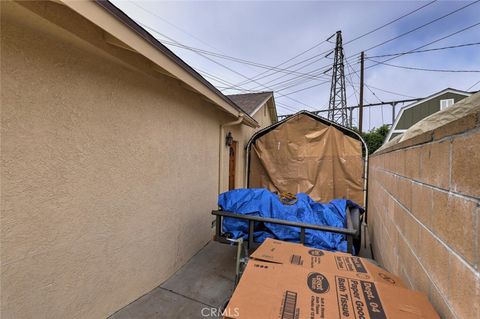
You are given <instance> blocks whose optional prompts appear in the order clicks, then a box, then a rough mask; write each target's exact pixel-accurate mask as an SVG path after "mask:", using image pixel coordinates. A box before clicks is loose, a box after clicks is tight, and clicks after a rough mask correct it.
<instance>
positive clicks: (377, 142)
mask: <svg viewBox="0 0 480 319" xmlns="http://www.w3.org/2000/svg"><path fill="white" fill-rule="evenodd" d="M388 131H389V129H388V125H387V124H384V125H382V126H380V127H378V128H373V129H372V130H371V131H370V132H366V133H362V137H363V139H364V140H365V143H367V146H368V154H372V153H373V152H375V151H376V150H378V149H379V148H380V146H382V144H383V141H385V138H386V137H387V134H388Z"/></svg>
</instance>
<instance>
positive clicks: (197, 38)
mask: <svg viewBox="0 0 480 319" xmlns="http://www.w3.org/2000/svg"><path fill="white" fill-rule="evenodd" d="M127 2H128V3H130V4H133V5H134V6H136V7H137V8H140V9H141V10H143V11H144V12H146V13H148V14H150V15H153V16H155V17H156V18H158V19H160V20H162V21H163V22H165V23H166V24H168V25H170V26H171V27H173V28H175V29H177V30H179V31H180V32H182V33H184V34H186V35H188V36H189V37H191V38H193V39H195V40H197V41H199V42H200V43H203V44H205V45H206V46H208V47H209V48H212V49H214V50H218V48H215V47H214V46H212V45H210V44H208V43H207V42H205V41H203V40H202V39H200V38H199V37H197V36H195V35H193V34H191V33H190V32H188V31H186V30H184V29H182V28H180V27H179V26H177V25H175V24H173V23H172V22H170V21H168V20H167V19H165V18H164V17H162V16H160V15H158V14H156V13H155V12H152V11H150V10H147V9H145V8H144V7H142V6H140V5H138V4H137V3H136V2H135V1H127ZM218 51H220V50H218Z"/></svg>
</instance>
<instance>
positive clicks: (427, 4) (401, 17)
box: [344, 0, 437, 45]
mask: <svg viewBox="0 0 480 319" xmlns="http://www.w3.org/2000/svg"><path fill="white" fill-rule="evenodd" d="M435 2H437V0H434V1H430V2H428V3H426V4H424V5H423V6H421V7H418V8H417V9H415V10H413V11H410V12H408V13H406V14H404V15H402V16H400V17H398V18H396V19H394V20H392V21H390V22H387V23H385V24H384V25H382V26H380V27H378V28H375V29H373V30H371V31H369V32H367V33H364V34H362V35H360V36H358V37H356V38H354V39H352V40H350V41H347V42H345V44H344V45H347V44H349V43H351V42H353V41H356V40H358V39H361V38H363V37H365V36H367V35H370V34H372V33H374V32H376V31H378V30H381V29H383V28H385V27H387V26H389V25H391V24H393V23H395V22H397V21H399V20H401V19H403V18H405V17H408V16H409V15H411V14H414V13H415V12H417V11H420V10H422V9H423V8H425V7H428V6H429V5H432V4H434V3H435Z"/></svg>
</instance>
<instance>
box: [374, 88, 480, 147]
mask: <svg viewBox="0 0 480 319" xmlns="http://www.w3.org/2000/svg"><path fill="white" fill-rule="evenodd" d="M477 114H480V92H477V93H476V94H473V95H471V96H470V97H467V98H465V99H463V100H461V101H459V102H457V103H455V104H453V105H452V106H450V107H448V108H446V109H443V110H441V111H439V112H436V113H433V114H432V115H430V116H428V117H426V118H424V119H423V120H421V121H419V122H417V123H416V124H414V125H412V126H411V127H410V128H409V129H407V130H406V132H405V133H403V134H402V135H399V136H396V137H395V138H393V139H392V140H391V141H389V142H388V143H385V144H383V145H382V147H380V148H379V149H378V150H377V151H376V153H382V152H384V151H385V150H387V149H391V148H394V147H397V145H400V144H402V143H408V142H407V141H412V140H414V139H415V138H418V142H425V139H429V138H430V139H431V138H432V136H431V135H432V132H433V135H435V130H438V129H440V128H442V127H445V126H447V125H453V124H454V123H456V127H452V128H451V131H452V132H453V131H458V132H460V131H463V130H467V129H468V128H469V127H468V126H469V125H473V126H475V125H476V123H477V121H478V120H477V119H478V116H476V115H477ZM468 117H471V119H472V121H463V122H459V121H461V120H462V119H467V118H468ZM469 123H470V124H469ZM471 123H473V124H471ZM429 133H430V136H424V138H423V139H422V138H419V137H420V136H422V135H424V134H429ZM440 133H442V132H440ZM443 133H444V132H443ZM439 136H440V137H441V136H443V135H442V134H439ZM433 137H435V136H433ZM435 138H436V137H435ZM412 145H414V143H412Z"/></svg>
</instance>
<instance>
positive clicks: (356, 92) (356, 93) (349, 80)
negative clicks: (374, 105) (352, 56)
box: [345, 61, 360, 104]
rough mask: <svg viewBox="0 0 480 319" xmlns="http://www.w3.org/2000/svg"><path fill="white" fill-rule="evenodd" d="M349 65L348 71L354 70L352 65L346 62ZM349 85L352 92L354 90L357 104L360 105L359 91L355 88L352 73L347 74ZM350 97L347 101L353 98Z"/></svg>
mask: <svg viewBox="0 0 480 319" xmlns="http://www.w3.org/2000/svg"><path fill="white" fill-rule="evenodd" d="M345 62H346V63H347V69H349V70H353V68H352V66H351V65H350V63H348V61H345ZM345 78H346V80H347V82H348V84H350V86H351V87H352V90H353V94H352V95H354V96H355V99H356V100H357V104H360V100H359V99H358V96H357V95H358V91H357V88H356V87H355V85H354V83H353V79H352V73H351V72H350V73H349V74H347V76H346V77H345ZM352 95H350V96H349V97H348V98H347V101H348V99H350V97H351V96H352Z"/></svg>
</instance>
